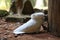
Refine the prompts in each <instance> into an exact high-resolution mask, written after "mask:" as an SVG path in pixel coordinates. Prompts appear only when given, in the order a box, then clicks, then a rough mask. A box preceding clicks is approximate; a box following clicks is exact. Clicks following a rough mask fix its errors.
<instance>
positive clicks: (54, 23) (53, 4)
mask: <svg viewBox="0 0 60 40" xmlns="http://www.w3.org/2000/svg"><path fill="white" fill-rule="evenodd" d="M48 4H49V5H48V19H49V20H48V22H49V31H50V32H51V33H52V34H54V35H56V36H60V0H49V2H48Z"/></svg>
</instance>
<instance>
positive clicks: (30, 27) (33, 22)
mask: <svg viewBox="0 0 60 40" xmlns="http://www.w3.org/2000/svg"><path fill="white" fill-rule="evenodd" d="M43 18H44V13H42V12H38V13H33V14H32V15H31V19H30V20H29V21H28V22H26V23H24V24H23V25H21V26H19V27H18V28H16V29H15V30H13V33H14V34H23V33H33V32H39V31H40V28H41V25H42V24H43Z"/></svg>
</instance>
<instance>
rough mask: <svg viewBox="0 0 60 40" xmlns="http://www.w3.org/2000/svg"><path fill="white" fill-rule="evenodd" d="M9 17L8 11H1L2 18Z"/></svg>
mask: <svg viewBox="0 0 60 40" xmlns="http://www.w3.org/2000/svg"><path fill="white" fill-rule="evenodd" d="M7 15H9V12H7V11H6V10H0V17H5V16H7Z"/></svg>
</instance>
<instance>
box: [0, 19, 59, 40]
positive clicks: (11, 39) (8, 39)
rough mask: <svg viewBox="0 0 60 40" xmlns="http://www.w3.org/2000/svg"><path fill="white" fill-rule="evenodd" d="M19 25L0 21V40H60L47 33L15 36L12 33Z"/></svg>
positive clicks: (18, 23)
mask: <svg viewBox="0 0 60 40" xmlns="http://www.w3.org/2000/svg"><path fill="white" fill-rule="evenodd" d="M20 25H22V23H20V22H5V20H4V19H2V20H1V19H0V40H60V38H58V37H56V36H53V35H50V34H49V33H47V32H43V33H38V34H23V35H18V36H16V35H14V34H13V33H12V31H13V30H14V29H15V28H16V27H18V26H20Z"/></svg>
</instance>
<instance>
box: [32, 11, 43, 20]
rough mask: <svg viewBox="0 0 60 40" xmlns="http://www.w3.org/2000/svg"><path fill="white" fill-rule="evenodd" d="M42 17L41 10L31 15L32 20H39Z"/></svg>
mask: <svg viewBox="0 0 60 40" xmlns="http://www.w3.org/2000/svg"><path fill="white" fill-rule="evenodd" d="M43 18H44V13H43V12H38V13H34V14H32V15H31V19H34V20H41V19H43Z"/></svg>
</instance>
